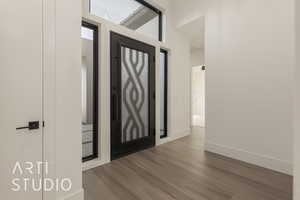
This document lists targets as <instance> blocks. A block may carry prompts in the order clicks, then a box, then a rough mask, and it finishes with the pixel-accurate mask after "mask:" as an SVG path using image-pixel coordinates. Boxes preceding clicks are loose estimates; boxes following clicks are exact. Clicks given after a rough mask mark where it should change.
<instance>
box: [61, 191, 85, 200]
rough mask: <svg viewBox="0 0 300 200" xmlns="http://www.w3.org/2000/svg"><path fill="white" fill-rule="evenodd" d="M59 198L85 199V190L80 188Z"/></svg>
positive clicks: (62, 199)
mask: <svg viewBox="0 0 300 200" xmlns="http://www.w3.org/2000/svg"><path fill="white" fill-rule="evenodd" d="M59 200H84V190H83V189H80V190H78V191H76V192H73V193H71V194H68V195H66V196H65V197H63V198H60V199H59Z"/></svg>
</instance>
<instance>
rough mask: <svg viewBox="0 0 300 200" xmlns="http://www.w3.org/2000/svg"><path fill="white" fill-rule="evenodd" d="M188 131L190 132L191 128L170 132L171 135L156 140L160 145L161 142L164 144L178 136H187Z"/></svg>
mask: <svg viewBox="0 0 300 200" xmlns="http://www.w3.org/2000/svg"><path fill="white" fill-rule="evenodd" d="M190 133H191V129H185V130H181V131H176V132H172V133H170V134H171V135H169V136H168V137H166V138H162V139H160V140H159V141H158V143H157V145H162V144H165V143H168V142H172V141H174V140H177V139H179V138H182V137H185V136H188V135H189V134H190Z"/></svg>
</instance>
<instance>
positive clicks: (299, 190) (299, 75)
mask: <svg viewBox="0 0 300 200" xmlns="http://www.w3.org/2000/svg"><path fill="white" fill-rule="evenodd" d="M295 10H296V62H297V63H296V67H295V69H296V70H295V89H294V91H295V101H294V103H295V113H294V114H295V115H294V116H295V120H294V128H295V129H294V200H298V199H300V135H299V132H300V89H299V87H300V68H299V67H300V38H299V35H300V3H299V1H296V6H295Z"/></svg>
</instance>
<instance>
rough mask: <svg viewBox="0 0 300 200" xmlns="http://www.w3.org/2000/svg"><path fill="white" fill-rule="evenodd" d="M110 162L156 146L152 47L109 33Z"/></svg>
mask: <svg viewBox="0 0 300 200" xmlns="http://www.w3.org/2000/svg"><path fill="white" fill-rule="evenodd" d="M110 36H111V159H116V158H119V157H121V156H124V155H127V154H130V153H134V152H137V151H140V150H143V149H146V148H149V147H152V146H154V145H155V47H153V46H151V45H148V44H145V43H143V42H140V41H137V40H133V39H130V38H128V37H125V36H122V35H120V34H117V33H114V32H111V35H110Z"/></svg>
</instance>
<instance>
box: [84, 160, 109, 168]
mask: <svg viewBox="0 0 300 200" xmlns="http://www.w3.org/2000/svg"><path fill="white" fill-rule="evenodd" d="M109 162H110V161H109V160H102V159H94V160H90V161H87V162H84V163H82V171H86V170H89V169H93V168H96V167H99V166H101V165H105V164H107V163H109Z"/></svg>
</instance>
